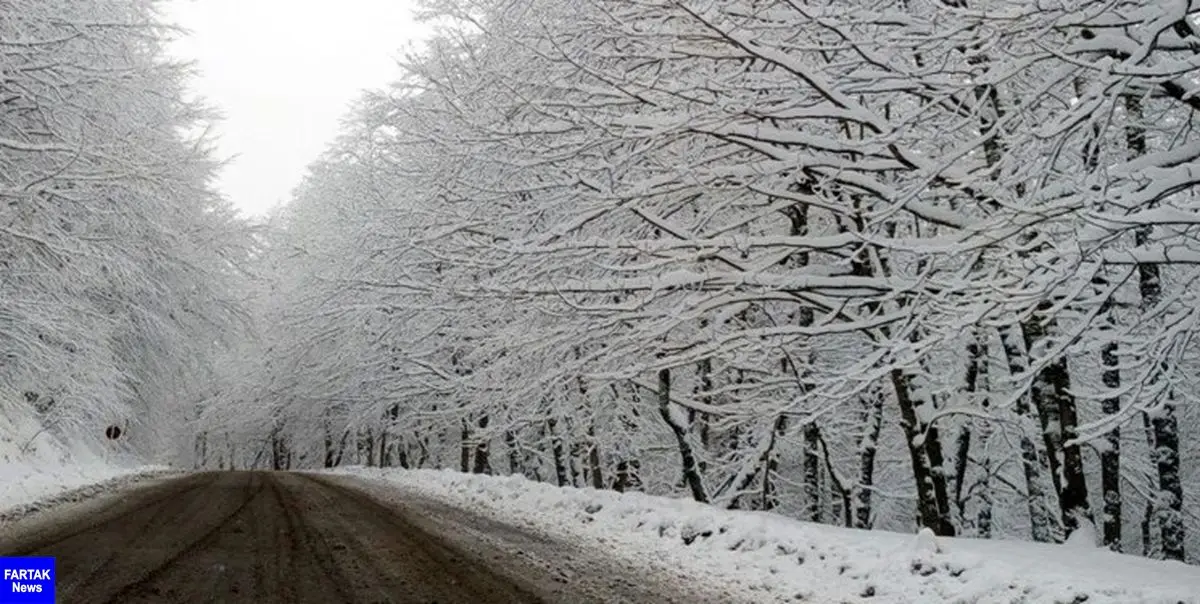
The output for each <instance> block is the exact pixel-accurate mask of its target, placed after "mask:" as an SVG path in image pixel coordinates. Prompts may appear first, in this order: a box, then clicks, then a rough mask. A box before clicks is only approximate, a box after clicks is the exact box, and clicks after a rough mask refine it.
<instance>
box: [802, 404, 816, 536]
mask: <svg viewBox="0 0 1200 604" xmlns="http://www.w3.org/2000/svg"><path fill="white" fill-rule="evenodd" d="M802 434H803V438H804V475H803V476H804V512H803V513H802V514H801V516H800V517H801V518H803V519H804V520H808V521H809V522H821V485H820V484H819V481H820V479H821V457H820V447H821V443H820V442H818V439H819V438H820V429H819V428H817V425H816V424H815V423H813V422H812V421H811V420H810V421H809V422H808V423H807V424H804V430H803V433H802Z"/></svg>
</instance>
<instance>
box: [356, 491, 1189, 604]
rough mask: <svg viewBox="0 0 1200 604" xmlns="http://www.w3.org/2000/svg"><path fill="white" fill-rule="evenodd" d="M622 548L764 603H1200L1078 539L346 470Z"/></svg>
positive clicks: (1137, 564)
mask: <svg viewBox="0 0 1200 604" xmlns="http://www.w3.org/2000/svg"><path fill="white" fill-rule="evenodd" d="M333 472H334V473H337V474H344V475H352V476H356V477H359V478H362V479H367V480H370V481H374V482H379V483H384V484H386V485H388V486H390V487H393V488H396V489H398V490H400V491H402V492H408V493H413V494H417V495H422V496H425V497H428V498H431V499H435V500H438V501H441V502H444V503H446V504H449V505H453V506H457V507H460V508H466V509H470V510H472V511H475V512H478V513H480V514H483V515H485V516H488V517H491V518H493V519H495V520H497V521H500V522H503V523H506V524H511V525H514V526H518V527H522V528H525V529H527V530H531V531H537V532H541V533H543V534H546V535H547V536H549V537H553V538H557V539H567V540H573V541H576V542H578V543H580V544H583V545H586V546H590V547H593V548H595V549H597V550H603V551H608V552H611V553H612V554H613V555H617V556H622V557H629V558H640V559H654V560H657V561H659V562H662V561H669V562H670V566H673V567H676V568H678V569H679V570H680V572H681V573H686V574H688V575H690V576H694V577H705V578H706V580H708V581H712V580H714V579H718V580H721V581H723V582H726V583H727V585H728V586H729V587H730V588H731V589H732V590H733V591H736V592H740V593H741V594H744V597H747V598H749V599H754V600H758V601H762V602H769V601H777V602H839V603H840V602H864V603H866V602H870V603H878V604H883V603H896V604H901V603H904V604H908V603H924V602H929V603H934V602H937V603H940V602H961V603H964V604H965V603H976V602H979V603H1010V602H1012V603H1015V602H1022V603H1027V604H1034V603H1046V604H1051V603H1054V604H1057V603H1060V602H1061V603H1074V604H1078V603H1083V602H1087V603H1088V604H1099V603H1111V604H1175V603H1187V604H1192V603H1200V568H1197V567H1191V566H1186V565H1184V564H1180V563H1174V562H1160V561H1154V560H1147V559H1144V558H1138V557H1133V556H1123V555H1120V554H1114V553H1111V552H1108V551H1105V550H1101V549H1096V548H1089V547H1080V546H1079V545H1078V544H1071V545H1046V544H1035V543H1024V542H1006V541H983V540H974V539H941V538H934V537H933V536H932V535H928V534H925V535H919V536H917V535H906V534H899V533H888V532H883V531H860V530H853V529H843V528H838V527H831V526H824V525H818V524H811V523H805V522H798V521H795V520H791V519H788V518H785V517H782V516H778V515H775V514H768V513H760V512H733V511H727V510H721V509H717V508H713V507H710V506H706V505H702V504H698V503H695V502H692V501H687V500H677V499H669V498H663V497H651V496H647V495H643V494H641V493H625V494H621V493H615V492H611V491H596V490H593V489H565V488H558V487H554V486H551V485H547V484H543V483H536V482H532V481H529V480H525V479H524V478H520V477H490V476H479V475H470V474H460V473H457V472H450V471H432V470H413V471H407V470H395V469H378V468H342V469H338V470H333Z"/></svg>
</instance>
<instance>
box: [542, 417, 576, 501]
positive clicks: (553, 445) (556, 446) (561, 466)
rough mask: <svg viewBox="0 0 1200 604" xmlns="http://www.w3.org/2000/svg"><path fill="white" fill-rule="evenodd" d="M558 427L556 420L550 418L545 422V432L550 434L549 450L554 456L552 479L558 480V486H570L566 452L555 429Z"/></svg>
mask: <svg viewBox="0 0 1200 604" xmlns="http://www.w3.org/2000/svg"><path fill="white" fill-rule="evenodd" d="M557 426H558V420H557V419H555V418H553V417H551V418H550V419H548V420H546V431H547V432H549V433H550V450H551V452H552V453H553V455H554V477H555V478H556V479H558V486H560V487H565V486H570V484H571V477H570V474H569V473H568V472H569V470H568V468H567V459H566V457H567V456H566V450H565V449H564V448H563V441H562V437H561V436H559V435H558V432H557V431H556V430H555V428H556V427H557Z"/></svg>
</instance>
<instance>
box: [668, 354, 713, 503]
mask: <svg viewBox="0 0 1200 604" xmlns="http://www.w3.org/2000/svg"><path fill="white" fill-rule="evenodd" d="M671 404H672V403H671V370H670V369H660V370H659V371H658V412H659V414H660V415H661V416H662V418H663V421H665V422H666V423H667V426H668V427H670V428H671V432H672V433H674V434H675V443H676V445H677V446H678V447H679V458H680V465H681V466H682V467H683V478H684V481H685V482H686V483H687V486H688V489H690V490H691V493H692V499H695V500H696V501H699V502H701V503H708V493H707V492H706V491H705V490H704V479H703V478H702V477H701V475H700V466H699V465H698V464H697V463H696V455H695V453H694V452H693V451H692V445H691V443H689V442H688V439H687V427H686V426H681V425H679V424H678V423H677V422H676V421H675V419H674V418H673V417H672V416H671Z"/></svg>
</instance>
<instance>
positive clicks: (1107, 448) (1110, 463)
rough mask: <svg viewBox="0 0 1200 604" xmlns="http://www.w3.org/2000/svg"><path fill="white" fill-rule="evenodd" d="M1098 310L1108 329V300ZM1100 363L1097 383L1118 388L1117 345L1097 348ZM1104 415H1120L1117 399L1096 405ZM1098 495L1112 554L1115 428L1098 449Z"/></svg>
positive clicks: (1117, 515)
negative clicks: (1101, 504)
mask: <svg viewBox="0 0 1200 604" xmlns="http://www.w3.org/2000/svg"><path fill="white" fill-rule="evenodd" d="M1104 306H1105V308H1104V309H1103V310H1102V311H1101V312H1102V313H1104V314H1105V315H1107V316H1108V319H1107V321H1108V324H1109V326H1110V327H1111V326H1112V316H1111V312H1112V311H1111V307H1112V301H1111V300H1106V301H1105V302H1104ZM1100 363H1101V365H1102V366H1103V367H1104V371H1103V372H1102V373H1101V375H1100V380H1101V381H1102V382H1103V383H1104V387H1105V388H1107V389H1108V390H1109V391H1110V392H1116V390H1117V389H1118V388H1120V387H1121V370H1120V369H1118V363H1119V359H1118V356H1117V343H1116V342H1109V343H1106V344H1105V345H1104V346H1103V347H1102V348H1101V349H1100ZM1100 405H1101V410H1102V411H1103V412H1104V414H1105V415H1108V416H1110V417H1111V416H1115V415H1117V414H1118V413H1120V412H1121V399H1120V398H1119V397H1117V396H1109V397H1106V398H1105V399H1104V400H1103V401H1101V403H1100ZM1100 492H1101V494H1102V496H1103V498H1104V545H1105V546H1106V547H1108V548H1109V549H1111V550H1113V551H1118V552H1119V551H1121V427H1120V425H1115V424H1114V426H1113V428H1112V429H1111V430H1109V432H1108V434H1106V435H1104V446H1103V447H1102V448H1101V449H1100Z"/></svg>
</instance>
